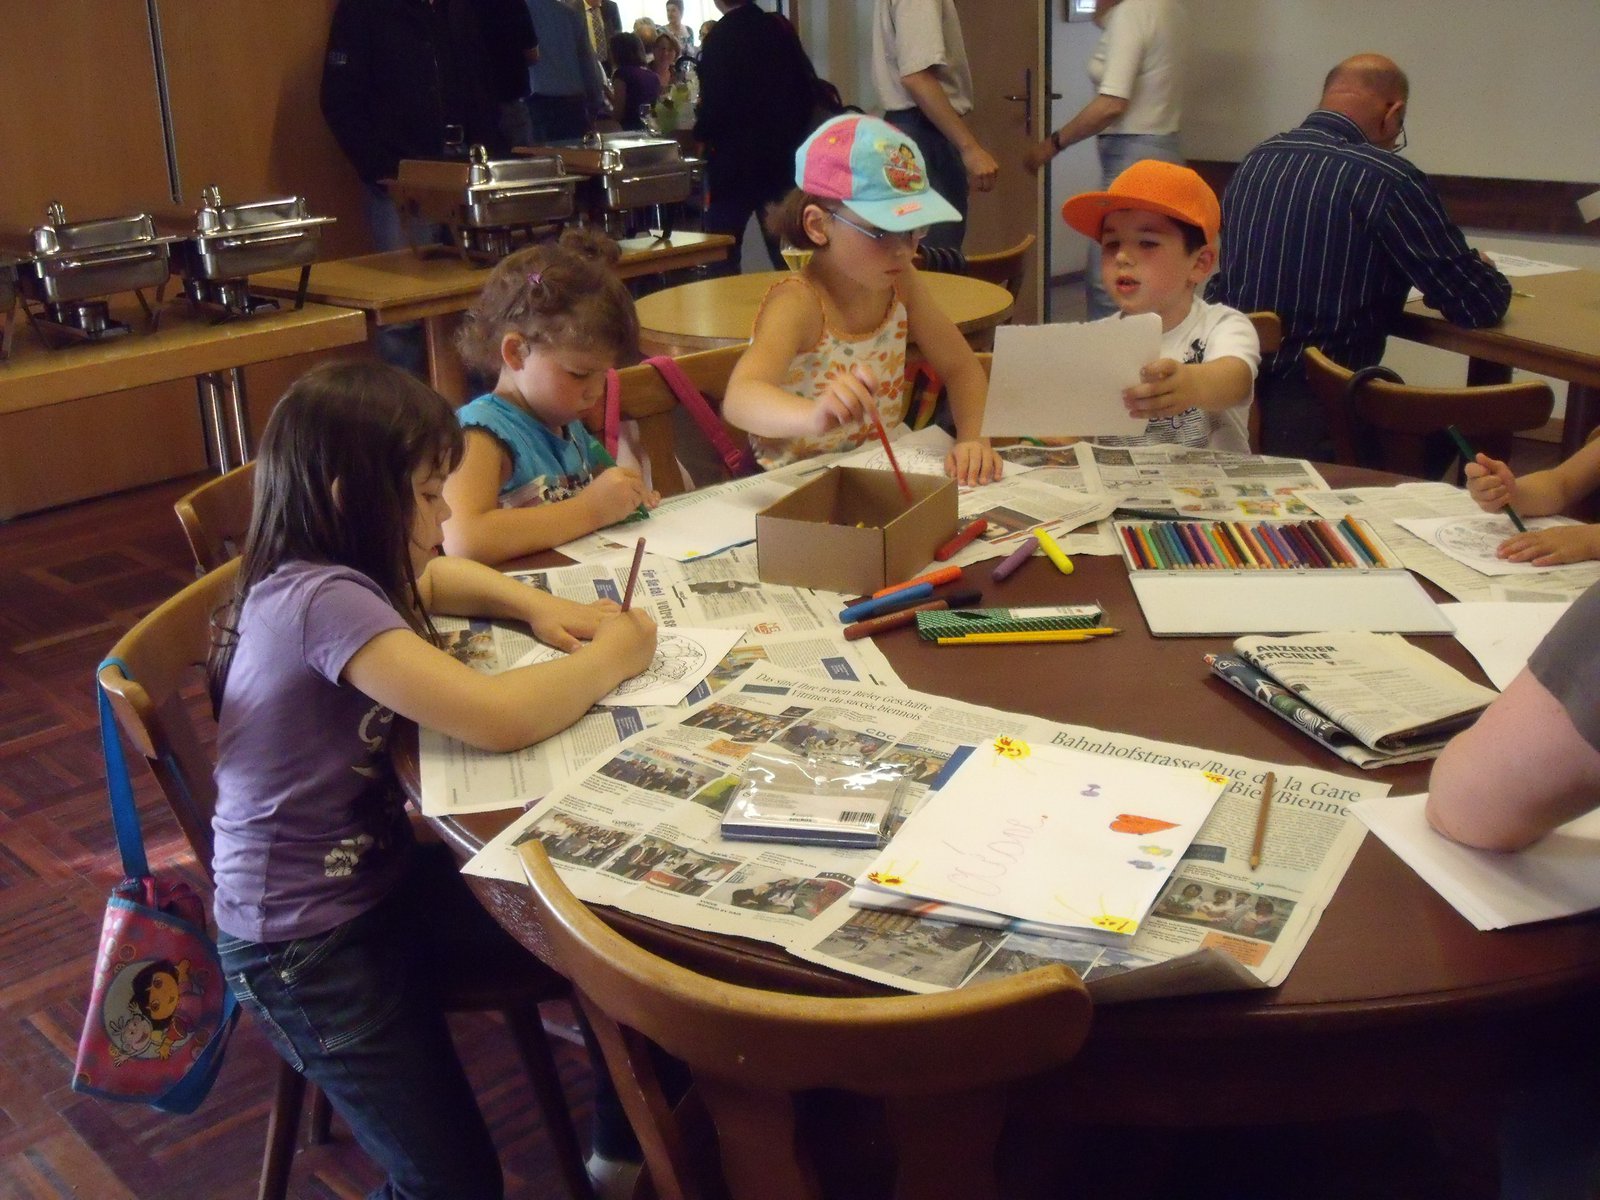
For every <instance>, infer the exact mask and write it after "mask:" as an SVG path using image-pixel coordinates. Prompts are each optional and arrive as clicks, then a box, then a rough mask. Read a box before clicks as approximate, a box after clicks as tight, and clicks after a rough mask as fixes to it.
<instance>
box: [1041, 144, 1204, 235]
mask: <svg viewBox="0 0 1600 1200" xmlns="http://www.w3.org/2000/svg"><path fill="white" fill-rule="evenodd" d="M1129 208H1137V209H1142V210H1144V211H1146V212H1155V213H1160V214H1161V215H1162V216H1164V217H1171V218H1172V219H1173V220H1174V221H1185V222H1187V223H1188V224H1190V225H1194V226H1197V227H1198V228H1199V229H1200V230H1201V231H1202V232H1203V233H1204V234H1205V235H1206V241H1207V242H1215V241H1216V240H1217V232H1218V230H1220V229H1221V228H1222V205H1220V204H1218V203H1217V194H1216V193H1215V192H1213V191H1212V190H1211V187H1210V185H1209V184H1207V183H1206V181H1205V180H1204V179H1201V178H1200V176H1199V175H1197V174H1196V173H1195V172H1194V171H1192V170H1190V169H1189V168H1188V167H1180V166H1177V165H1175V164H1173V163H1167V162H1161V161H1159V160H1157V159H1154V158H1147V159H1144V160H1143V161H1141V162H1136V163H1134V164H1133V166H1131V167H1129V168H1128V169H1127V170H1126V171H1124V172H1123V173H1122V174H1121V175H1118V176H1117V177H1116V178H1115V179H1113V180H1112V181H1111V188H1110V190H1109V191H1104V192H1084V193H1083V194H1082V195H1079V196H1074V197H1072V199H1070V200H1068V201H1067V202H1066V203H1065V204H1063V205H1062V206H1061V219H1062V220H1064V221H1065V222H1066V223H1067V224H1068V225H1070V226H1072V228H1074V229H1076V230H1077V231H1078V232H1079V233H1081V234H1083V235H1084V236H1086V237H1092V238H1098V237H1099V236H1100V224H1101V222H1103V221H1104V220H1105V216H1106V214H1107V213H1108V212H1116V211H1118V210H1121V209H1129Z"/></svg>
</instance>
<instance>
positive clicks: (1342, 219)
mask: <svg viewBox="0 0 1600 1200" xmlns="http://www.w3.org/2000/svg"><path fill="white" fill-rule="evenodd" d="M1412 287H1416V288H1419V289H1420V290H1421V292H1422V296H1423V299H1425V300H1426V301H1427V302H1428V304H1429V305H1431V306H1432V307H1434V308H1436V309H1438V310H1439V311H1440V312H1442V313H1443V314H1444V315H1445V317H1446V318H1448V319H1449V320H1450V321H1451V322H1453V323H1454V324H1457V325H1462V326H1465V327H1467V328H1469V329H1476V328H1478V327H1480V326H1484V325H1493V324H1495V323H1496V322H1498V321H1499V320H1500V319H1501V318H1502V317H1503V316H1505V312H1506V306H1507V305H1508V304H1510V303H1511V285H1510V283H1508V282H1507V281H1506V278H1505V276H1503V275H1501V274H1500V272H1499V271H1497V270H1495V269H1494V268H1493V267H1491V266H1489V265H1487V264H1486V263H1484V262H1483V261H1482V260H1481V259H1479V258H1478V256H1477V254H1476V253H1474V252H1473V251H1472V250H1469V249H1468V248H1467V241H1466V238H1464V237H1463V236H1462V234H1461V230H1460V229H1458V228H1457V227H1456V225H1455V224H1454V223H1453V222H1452V221H1451V220H1450V218H1449V217H1448V216H1447V215H1446V214H1445V211H1444V207H1443V206H1442V205H1441V204H1440V202H1439V197H1438V195H1437V193H1435V192H1434V190H1433V185H1432V184H1430V183H1429V182H1428V177H1427V176H1426V175H1424V174H1423V173H1422V171H1421V170H1420V169H1418V168H1417V166H1416V165H1415V164H1413V163H1411V162H1408V161H1407V160H1405V159H1403V158H1401V157H1400V156H1399V155H1397V154H1395V153H1393V152H1392V151H1389V150H1383V149H1380V148H1379V147H1377V146H1374V145H1372V144H1371V143H1370V142H1368V141H1367V139H1366V137H1365V136H1364V135H1363V134H1362V132H1361V130H1360V128H1359V127H1358V126H1357V125H1356V123H1355V122H1354V121H1352V120H1350V118H1348V117H1346V116H1344V115H1343V114H1341V113H1335V112H1328V111H1326V110H1318V111H1317V112H1314V113H1312V114H1311V115H1310V116H1309V117H1307V118H1306V119H1305V123H1304V124H1302V125H1301V126H1300V127H1299V128H1298V129H1293V130H1290V131H1289V132H1288V133H1280V134H1278V135H1276V136H1275V137H1270V138H1268V139H1267V140H1266V141H1264V142H1262V143H1261V144H1260V145H1259V146H1257V147H1256V148H1255V149H1254V150H1252V151H1250V153H1249V154H1247V155H1245V158H1244V161H1243V162H1242V163H1240V164H1239V169H1238V170H1237V171H1236V172H1235V173H1234V176H1233V179H1232V180H1231V181H1230V182H1229V184H1228V187H1227V191H1226V192H1225V194H1224V195H1223V198H1222V255H1221V263H1220V266H1219V267H1218V269H1217V273H1216V274H1215V275H1214V276H1212V278H1211V281H1210V283H1209V284H1208V285H1207V287H1206V299H1207V300H1210V301H1213V302H1217V303H1222V304H1227V305H1229V306H1230V307H1233V308H1237V309H1239V310H1240V311H1241V312H1247V313H1248V312H1259V311H1262V310H1270V311H1271V312H1275V313H1277V314H1278V316H1279V318H1280V319H1281V320H1282V321H1283V345H1282V347H1281V348H1280V349H1279V350H1278V351H1277V352H1276V353H1274V354H1271V355H1266V356H1264V357H1263V359H1262V362H1261V374H1262V376H1263V377H1268V376H1274V377H1280V378H1281V377H1286V376H1290V375H1294V374H1297V373H1298V364H1299V361H1300V352H1301V351H1302V350H1303V349H1304V348H1305V347H1307V346H1316V347H1318V348H1320V349H1321V350H1322V351H1323V352H1324V353H1326V354H1327V355H1328V356H1329V357H1330V358H1332V359H1333V360H1334V361H1336V362H1339V363H1342V364H1343V365H1345V366H1347V367H1350V368H1352V369H1356V368H1360V367H1366V366H1372V365H1373V364H1375V363H1377V362H1378V361H1379V360H1380V359H1381V358H1382V357H1383V348H1384V341H1385V337H1386V335H1387V333H1388V330H1389V327H1390V325H1391V324H1393V322H1394V320H1395V319H1396V318H1397V317H1398V316H1399V315H1400V310H1401V308H1403V307H1404V305H1405V302H1406V293H1407V292H1408V291H1409V290H1410V289H1411V288H1412Z"/></svg>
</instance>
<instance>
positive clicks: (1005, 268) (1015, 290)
mask: <svg viewBox="0 0 1600 1200" xmlns="http://www.w3.org/2000/svg"><path fill="white" fill-rule="evenodd" d="M1038 240H1039V239H1038V238H1037V237H1035V236H1034V235H1033V234H1031V233H1030V234H1026V235H1024V236H1023V239H1022V240H1021V241H1020V242H1018V243H1017V244H1016V245H1015V246H1012V247H1010V248H1009V249H1007V250H996V251H994V252H993V253H992V254H969V255H967V269H966V272H965V274H967V275H970V276H972V278H974V279H986V280H988V281H989V282H990V283H998V284H999V285H1000V286H1001V287H1003V288H1005V289H1006V291H1008V292H1010V293H1011V295H1012V297H1013V298H1015V297H1016V296H1018V295H1020V294H1021V292H1022V278H1023V276H1024V275H1025V274H1026V273H1027V269H1028V262H1027V259H1028V251H1029V250H1032V249H1033V244H1034V242H1036V241H1038Z"/></svg>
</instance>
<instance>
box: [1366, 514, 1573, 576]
mask: <svg viewBox="0 0 1600 1200" xmlns="http://www.w3.org/2000/svg"><path fill="white" fill-rule="evenodd" d="M1522 523H1523V524H1524V525H1526V526H1527V527H1528V528H1529V529H1530V530H1532V529H1551V528H1554V527H1555V526H1557V525H1576V524H1578V522H1577V521H1574V520H1573V519H1572V518H1571V517H1524V518H1523V519H1522ZM1395 524H1396V525H1398V526H1400V528H1401V529H1404V530H1405V531H1406V532H1407V533H1411V534H1415V535H1416V536H1417V537H1419V538H1421V539H1422V540H1423V541H1425V542H1427V543H1428V545H1430V546H1432V547H1433V548H1434V549H1436V550H1439V551H1442V552H1443V553H1445V554H1448V555H1449V556H1450V557H1451V558H1453V559H1455V560H1456V561H1457V562H1458V563H1463V564H1465V565H1466V566H1469V567H1471V568H1472V569H1473V570H1474V571H1477V572H1478V573H1479V574H1480V575H1533V574H1538V573H1539V572H1541V571H1554V570H1556V569H1557V568H1556V567H1536V566H1534V565H1533V564H1532V563H1514V562H1507V561H1506V560H1505V559H1503V558H1496V557H1495V553H1494V552H1495V549H1496V548H1497V547H1498V546H1499V545H1500V543H1501V542H1503V541H1505V540H1506V539H1507V538H1508V537H1511V536H1512V535H1513V534H1515V533H1516V532H1517V527H1516V526H1515V525H1513V524H1512V523H1511V518H1510V517H1508V516H1506V515H1505V513H1503V512H1499V513H1476V514H1474V515H1473V516H1470V517H1402V518H1401V519H1400V520H1398V521H1396V522H1395Z"/></svg>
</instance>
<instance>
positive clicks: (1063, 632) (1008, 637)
mask: <svg viewBox="0 0 1600 1200" xmlns="http://www.w3.org/2000/svg"><path fill="white" fill-rule="evenodd" d="M1121 632H1122V631H1121V630H1120V629H1114V628H1112V627H1111V626H1109V625H1097V626H1096V627H1095V628H1093V629H1027V630H1023V631H1021V632H1019V633H968V634H964V635H963V636H961V637H942V638H940V639H938V641H939V645H941V646H968V645H971V646H997V645H1005V644H1006V643H1008V642H1009V643H1020V642H1092V641H1094V639H1095V638H1101V637H1110V636H1111V635H1112V634H1114V633H1121Z"/></svg>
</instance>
